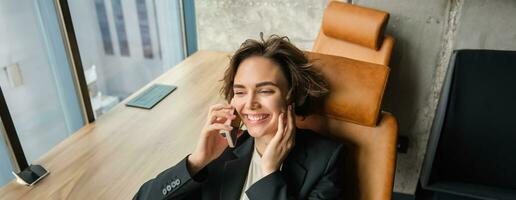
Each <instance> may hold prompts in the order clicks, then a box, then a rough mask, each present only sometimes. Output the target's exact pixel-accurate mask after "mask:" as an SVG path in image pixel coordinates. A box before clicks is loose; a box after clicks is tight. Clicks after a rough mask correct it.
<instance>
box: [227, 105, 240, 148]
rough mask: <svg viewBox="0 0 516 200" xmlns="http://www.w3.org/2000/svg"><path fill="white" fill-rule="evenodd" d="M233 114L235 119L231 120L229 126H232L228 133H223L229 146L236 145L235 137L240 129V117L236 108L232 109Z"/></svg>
mask: <svg viewBox="0 0 516 200" xmlns="http://www.w3.org/2000/svg"><path fill="white" fill-rule="evenodd" d="M233 114H234V115H235V116H236V118H235V119H233V120H231V122H230V126H231V127H233V129H232V130H231V131H229V133H226V134H225V137H226V140H227V141H228V145H229V147H231V148H235V147H236V143H237V139H238V132H239V131H240V128H241V127H242V119H240V116H238V112H237V111H236V110H234V111H233Z"/></svg>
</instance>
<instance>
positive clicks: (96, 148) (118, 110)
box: [0, 51, 230, 200]
mask: <svg viewBox="0 0 516 200" xmlns="http://www.w3.org/2000/svg"><path fill="white" fill-rule="evenodd" d="M229 56H230V53H227V52H214V51H200V52H197V53H195V54H194V55H192V56H190V57H188V58H187V59H186V60H184V61H183V62H182V63H180V64H178V65H177V66H175V67H174V68H172V69H171V70H169V71H167V72H166V73H164V74H163V75H162V76H160V77H159V78H157V79H155V80H154V81H152V82H151V83H149V84H148V85H146V86H145V87H144V88H142V89H141V90H139V91H138V92H136V93H135V94H133V95H132V96H130V97H128V98H127V99H125V100H124V101H123V102H121V103H120V104H119V105H117V106H116V107H115V108H114V109H113V110H111V111H110V112H108V113H107V114H105V115H103V116H101V117H100V118H99V119H97V120H96V121H95V122H94V123H91V124H88V125H86V126H84V127H83V128H81V129H80V130H78V131H77V132H76V133H75V134H73V135H71V136H70V137H68V138H67V139H65V140H64V141H62V142H61V143H59V144H58V145H57V146H55V147H54V148H53V149H52V150H50V151H49V152H47V153H46V154H45V155H43V156H42V157H41V158H39V159H38V160H36V161H35V162H34V164H41V165H43V166H44V167H45V168H46V169H47V170H49V171H50V174H49V175H48V176H47V177H46V178H44V179H43V180H41V182H39V183H38V184H36V185H35V186H32V187H27V186H23V185H19V184H17V183H15V181H12V182H10V183H9V184H7V185H6V186H4V187H3V188H1V189H0V199H9V200H12V199H74V200H75V199H131V198H132V196H133V195H134V194H135V193H136V192H137V191H138V188H139V187H140V186H141V185H142V184H143V183H144V182H145V181H147V180H149V179H151V178H153V177H155V176H156V175H157V174H158V173H159V172H161V171H163V170H165V169H167V168H169V167H171V166H173V165H175V164H176V163H178V162H179V161H180V160H181V159H183V158H184V157H185V156H186V155H188V154H189V153H190V152H192V151H193V149H194V148H195V144H196V141H197V138H198V135H199V133H200V130H201V128H202V125H203V124H204V122H205V118H206V114H207V112H208V108H209V106H210V105H212V104H216V103H221V102H224V100H223V99H222V97H221V96H220V95H219V93H218V92H219V88H220V86H221V84H222V83H221V82H220V81H219V80H220V79H222V76H223V72H224V70H225V69H226V67H227V65H228V62H229ZM153 83H162V84H172V85H176V86H177V87H178V88H177V89H176V90H175V91H174V92H173V93H171V94H170V95H169V96H168V97H166V98H165V99H163V101H161V102H160V103H159V104H158V105H156V106H155V107H154V108H153V109H152V110H145V109H139V108H132V107H126V106H125V105H124V104H125V103H126V102H127V101H128V99H130V98H132V97H134V96H135V95H137V94H138V93H140V92H141V91H143V90H144V89H145V88H147V87H148V86H150V85H151V84H153Z"/></svg>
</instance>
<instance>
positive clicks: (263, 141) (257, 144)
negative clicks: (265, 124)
mask: <svg viewBox="0 0 516 200" xmlns="http://www.w3.org/2000/svg"><path fill="white" fill-rule="evenodd" d="M271 139H272V136H271V135H270V134H266V135H264V136H262V137H257V138H254V148H256V150H257V151H258V154H259V155H260V157H262V155H263V152H264V151H265V148H267V145H268V144H269V142H270V141H271Z"/></svg>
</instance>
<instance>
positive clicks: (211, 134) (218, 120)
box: [188, 104, 236, 176]
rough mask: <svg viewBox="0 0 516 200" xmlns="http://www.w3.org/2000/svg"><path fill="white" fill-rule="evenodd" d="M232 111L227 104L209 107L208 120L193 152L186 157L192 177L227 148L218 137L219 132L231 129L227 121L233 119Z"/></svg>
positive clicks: (224, 141)
mask: <svg viewBox="0 0 516 200" xmlns="http://www.w3.org/2000/svg"><path fill="white" fill-rule="evenodd" d="M233 111H234V108H233V106H232V105H227V104H216V105H213V106H211V107H210V109H209V111H208V119H207V120H206V124H205V125H204V127H203V129H202V131H201V135H200V137H199V141H198V142H197V146H196V148H195V151H194V152H193V153H192V154H191V155H190V156H189V157H188V164H189V170H190V173H191V175H192V176H194V175H195V174H197V172H199V171H200V170H201V169H202V168H204V167H205V166H206V165H208V164H209V163H210V162H211V161H213V160H215V159H216V158H218V157H219V156H220V154H222V152H224V149H226V147H227V146H228V143H227V140H226V139H225V138H224V137H223V136H221V135H220V131H221V130H226V131H231V129H232V127H231V126H230V125H228V123H227V121H228V120H233V119H235V117H236V116H235V115H233Z"/></svg>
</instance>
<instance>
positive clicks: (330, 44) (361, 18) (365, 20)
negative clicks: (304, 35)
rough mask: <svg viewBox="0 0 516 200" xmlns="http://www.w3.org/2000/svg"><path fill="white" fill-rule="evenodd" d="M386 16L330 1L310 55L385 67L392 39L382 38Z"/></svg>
mask: <svg viewBox="0 0 516 200" xmlns="http://www.w3.org/2000/svg"><path fill="white" fill-rule="evenodd" d="M388 20H389V13H387V12H383V11H380V10H375V9H371V8H365V7H361V6H357V5H353V4H348V3H343V2H337V1H331V2H330V3H329V4H328V7H327V8H326V9H325V10H324V16H323V21H322V25H321V29H320V31H319V34H318V35H317V39H316V40H315V42H314V46H313V49H312V51H313V52H317V53H322V54H328V55H336V56H342V57H347V58H352V59H356V60H361V61H366V62H372V63H377V64H382V65H389V61H390V57H391V53H392V48H393V46H394V39H393V38H392V37H391V36H389V35H384V30H385V28H386V25H387V22H388Z"/></svg>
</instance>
